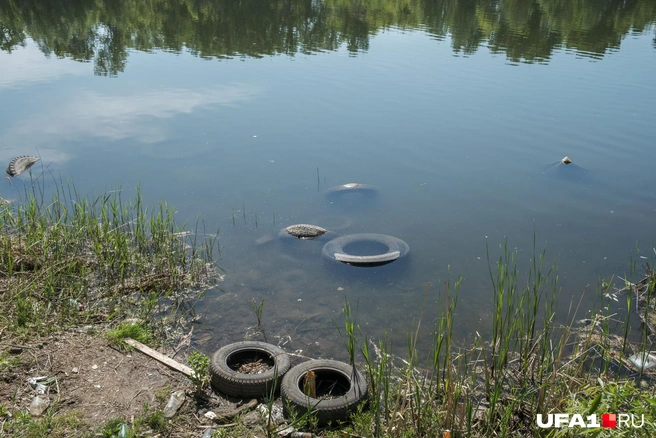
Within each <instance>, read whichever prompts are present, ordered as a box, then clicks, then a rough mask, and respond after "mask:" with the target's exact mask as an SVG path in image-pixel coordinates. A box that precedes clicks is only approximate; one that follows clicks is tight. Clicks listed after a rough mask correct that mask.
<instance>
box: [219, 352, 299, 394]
mask: <svg viewBox="0 0 656 438" xmlns="http://www.w3.org/2000/svg"><path fill="white" fill-rule="evenodd" d="M258 360H261V361H262V362H264V363H267V364H268V365H270V366H271V368H270V369H269V370H267V371H265V372H263V373H261V374H246V373H240V372H238V371H237V369H238V368H239V364H243V363H250V362H256V361H258ZM289 366H290V360H289V356H288V355H287V353H285V352H284V351H283V350H282V349H280V348H278V347H276V346H275V345H271V344H267V343H266V342H257V341H244V342H236V343H234V344H230V345H226V346H225V347H222V348H220V349H219V350H217V351H216V353H214V355H213V356H212V362H211V363H210V376H211V378H212V380H211V381H212V386H213V387H214V389H216V390H217V391H219V392H221V393H223V394H226V395H231V396H233V397H240V398H247V397H256V398H258V397H264V396H268V395H269V394H270V393H271V390H272V388H273V387H274V385H276V384H277V383H278V382H280V379H282V377H283V376H284V375H285V373H286V372H287V370H289Z"/></svg>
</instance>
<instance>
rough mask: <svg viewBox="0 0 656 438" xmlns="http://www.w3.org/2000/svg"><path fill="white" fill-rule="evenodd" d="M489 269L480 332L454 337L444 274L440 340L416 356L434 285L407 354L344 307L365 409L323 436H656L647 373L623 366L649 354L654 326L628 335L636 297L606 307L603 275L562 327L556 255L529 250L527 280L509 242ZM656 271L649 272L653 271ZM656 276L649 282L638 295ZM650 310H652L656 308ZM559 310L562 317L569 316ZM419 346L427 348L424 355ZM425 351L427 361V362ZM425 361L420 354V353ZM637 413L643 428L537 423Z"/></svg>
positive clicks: (453, 295)
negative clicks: (592, 308)
mask: <svg viewBox="0 0 656 438" xmlns="http://www.w3.org/2000/svg"><path fill="white" fill-rule="evenodd" d="M500 253H501V255H500V256H499V258H498V259H497V260H496V261H493V260H492V258H491V256H490V255H489V251H488V266H489V273H490V282H491V285H492V290H493V292H494V293H493V296H492V300H491V306H492V308H493V309H494V312H493V315H492V318H491V319H490V321H489V323H490V327H489V330H488V331H487V332H486V334H485V335H481V334H480V333H478V332H476V336H475V337H474V339H473V340H471V341H470V342H462V341H460V342H456V340H455V339H453V327H454V325H455V324H457V323H458V322H457V320H456V312H455V311H456V303H457V293H458V289H459V287H460V280H457V281H456V282H455V283H454V284H451V283H450V282H449V281H447V282H446V283H445V284H444V288H443V290H442V291H440V292H438V293H437V302H438V303H439V308H438V314H439V316H438V318H437V320H436V321H435V323H434V327H433V333H434V337H433V341H432V345H431V346H430V348H429V351H425V350H426V346H425V345H424V347H423V348H424V350H423V351H421V352H420V350H419V348H420V346H419V338H418V334H419V329H420V326H421V324H422V319H423V314H424V311H425V310H426V305H427V304H426V303H427V302H431V301H435V300H433V299H431V300H429V299H428V297H429V294H430V285H429V287H427V290H426V297H425V298H424V303H423V305H422V306H421V308H420V309H418V313H419V318H418V319H417V320H416V321H414V322H413V324H412V325H411V327H410V329H409V331H408V336H407V350H406V352H405V354H404V355H403V357H399V356H396V355H395V352H394V351H393V350H392V347H391V345H390V344H389V343H388V342H387V341H386V340H385V339H382V340H379V341H378V342H376V343H374V342H372V341H371V340H370V339H369V338H368V337H367V336H366V334H365V333H363V332H362V331H361V330H360V327H359V326H358V325H357V323H356V321H355V318H354V316H353V313H352V311H351V308H350V305H349V303H348V301H346V302H345V306H344V309H343V314H344V320H345V328H346V330H345V332H344V334H345V336H346V341H345V346H346V350H347V353H348V355H349V358H350V360H351V361H353V360H354V352H355V351H356V349H359V353H360V356H361V358H362V367H363V368H364V371H365V373H366V375H367V377H368V383H369V386H370V399H369V404H368V405H369V409H368V410H365V411H362V412H360V413H358V414H356V415H354V416H353V417H352V419H351V424H350V425H349V426H348V427H347V428H346V429H341V430H338V431H332V432H331V431H325V432H326V435H325V436H327V437H338V436H344V435H345V434H346V435H349V434H351V435H353V436H373V437H424V436H426V437H428V436H430V437H435V436H442V434H443V432H444V431H446V430H449V431H450V432H451V436H454V437H488V436H495V437H532V436H545V437H547V436H548V437H561V436H580V435H581V434H582V433H583V432H585V433H586V434H588V435H592V436H627V437H628V436H645V437H650V436H656V426H655V425H654V421H655V420H656V398H655V390H654V386H653V383H652V382H651V378H652V377H653V373H651V374H650V376H643V375H640V374H639V373H637V372H636V371H635V370H634V369H632V368H631V367H629V366H627V361H626V360H625V358H626V356H628V354H630V352H632V351H633V352H635V351H644V350H645V349H647V350H649V349H650V346H651V343H650V342H647V341H646V340H647V339H649V337H648V334H647V333H646V332H645V333H642V334H641V335H640V336H631V333H630V322H631V321H630V316H631V312H632V310H633V309H634V308H635V306H636V304H635V303H632V294H627V295H626V298H625V300H626V304H625V305H624V306H625V308H626V315H627V316H626V318H625V320H623V321H621V320H615V319H614V318H613V317H614V314H612V315H611V314H609V312H610V310H609V309H611V308H612V306H609V301H611V300H615V299H617V297H616V296H615V295H614V294H612V293H611V292H610V282H600V284H601V286H600V288H599V289H598V291H597V292H598V296H599V299H600V301H599V302H600V309H601V310H600V311H596V312H590V315H591V316H592V319H593V321H592V323H591V324H588V325H587V326H579V325H578V324H577V323H576V322H575V316H576V313H577V310H578V305H577V303H572V305H571V306H570V315H568V316H567V317H566V321H567V322H566V323H565V324H562V323H557V322H556V320H555V309H556V305H557V300H556V299H557V297H558V295H559V293H560V289H559V286H558V281H557V280H558V279H557V273H556V265H555V263H553V264H551V265H548V264H547V263H546V261H545V253H544V252H542V253H541V254H534V256H533V257H532V258H531V260H530V265H531V268H530V270H529V271H528V272H527V273H525V274H524V279H523V280H522V279H521V277H522V275H520V272H519V270H518V268H517V260H516V253H512V252H510V251H509V250H508V247H507V245H504V246H502V247H501V248H500ZM649 275H651V276H652V277H653V273H651V271H649ZM655 283H656V282H653V281H648V279H646V280H645V281H644V282H643V283H642V284H643V285H644V287H645V288H646V289H645V292H644V294H645V297H644V298H643V301H644V300H646V301H647V302H649V297H651V296H653V294H654V284H655ZM652 310H653V309H652ZM562 319H563V318H562V317H561V321H562ZM420 353H422V354H420ZM426 356H427V359H423V358H424V357H426ZM420 357H421V358H422V359H420ZM538 413H540V414H549V413H572V414H574V413H579V414H585V415H590V414H597V415H598V418H599V419H600V418H601V414H602V413H633V414H636V415H638V416H639V415H642V414H644V416H645V426H644V427H643V428H641V429H630V430H629V429H626V428H625V429H623V430H620V429H616V430H608V429H606V430H601V429H594V430H593V429H590V430H584V429H539V428H538V427H537V424H536V416H537V414H538Z"/></svg>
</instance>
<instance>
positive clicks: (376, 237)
mask: <svg viewBox="0 0 656 438" xmlns="http://www.w3.org/2000/svg"><path fill="white" fill-rule="evenodd" d="M354 243H377V244H381V245H383V246H384V247H386V248H387V251H384V252H381V253H379V254H374V255H365V256H361V255H354V254H349V253H348V251H346V250H345V247H346V246H347V245H351V244H354ZM409 251H410V247H409V246H408V244H407V243H405V242H404V241H403V240H401V239H398V238H396V237H393V236H387V235H385V234H368V233H363V234H349V235H348V236H342V237H338V238H337V239H333V240H331V241H330V242H328V243H326V244H325V245H324V246H323V249H322V253H323V255H324V257H326V258H328V259H330V260H336V261H338V262H342V263H346V264H347V265H353V266H360V267H373V266H381V265H386V264H387V263H391V262H393V261H394V260H397V259H399V258H401V257H403V256H405V255H406V254H408V252H409Z"/></svg>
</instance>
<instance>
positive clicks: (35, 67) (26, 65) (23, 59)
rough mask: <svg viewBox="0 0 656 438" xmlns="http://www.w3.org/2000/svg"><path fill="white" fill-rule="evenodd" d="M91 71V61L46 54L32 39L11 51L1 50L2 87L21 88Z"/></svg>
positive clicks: (0, 79)
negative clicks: (59, 57) (77, 60)
mask: <svg viewBox="0 0 656 438" xmlns="http://www.w3.org/2000/svg"><path fill="white" fill-rule="evenodd" d="M10 57H11V59H10ZM91 72H93V66H92V65H91V64H90V63H81V62H76V61H72V60H70V59H58V58H54V57H46V56H44V55H43V52H41V50H40V49H39V48H38V47H37V45H36V44H35V43H34V42H33V41H32V40H28V41H27V42H26V44H25V46H23V47H19V48H17V49H15V50H12V52H11V53H6V52H3V51H0V89H2V88H21V87H24V86H26V85H31V84H32V83H34V82H50V81H53V80H55V79H57V78H60V77H62V76H69V75H70V76H79V75H88V74H90V73H91Z"/></svg>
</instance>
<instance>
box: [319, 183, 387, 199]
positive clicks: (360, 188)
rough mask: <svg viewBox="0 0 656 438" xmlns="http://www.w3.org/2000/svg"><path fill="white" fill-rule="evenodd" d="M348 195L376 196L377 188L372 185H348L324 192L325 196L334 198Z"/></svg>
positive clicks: (341, 185)
mask: <svg viewBox="0 0 656 438" xmlns="http://www.w3.org/2000/svg"><path fill="white" fill-rule="evenodd" d="M349 193H362V194H364V195H376V194H377V193H378V187H376V186H374V185H372V184H360V183H348V184H340V185H338V186H335V187H331V188H329V189H327V190H326V191H325V194H326V196H328V197H334V196H340V195H344V194H349Z"/></svg>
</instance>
